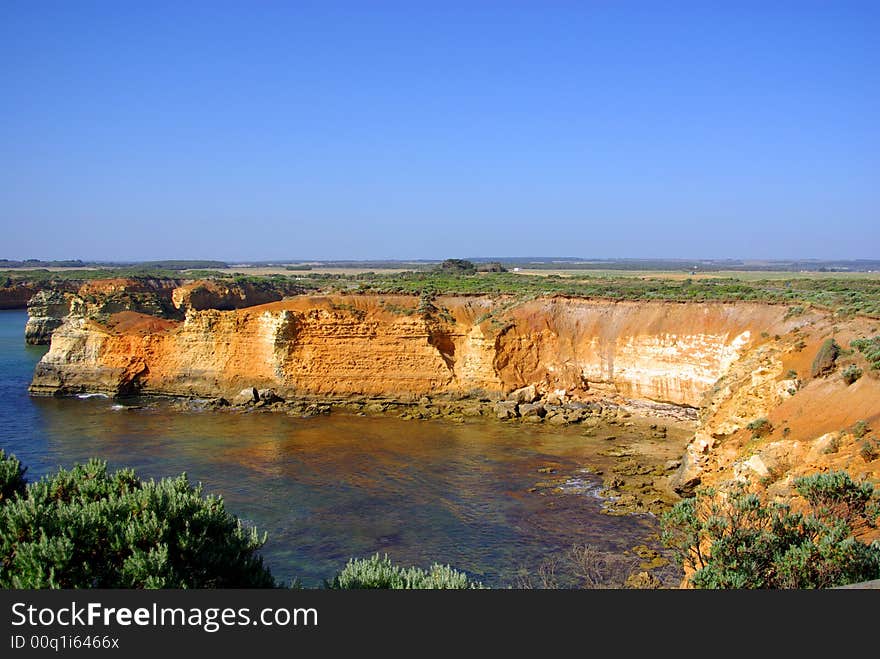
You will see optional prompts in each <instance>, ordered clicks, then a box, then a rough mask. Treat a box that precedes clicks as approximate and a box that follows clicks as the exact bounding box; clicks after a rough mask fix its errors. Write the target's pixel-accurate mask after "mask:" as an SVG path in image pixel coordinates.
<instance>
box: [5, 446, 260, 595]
mask: <svg viewBox="0 0 880 659" xmlns="http://www.w3.org/2000/svg"><path fill="white" fill-rule="evenodd" d="M3 461H4V462H7V463H8V462H12V463H13V464H12V467H11V468H10V466H8V465H4V469H3V473H4V474H9V473H10V471H11V472H12V473H13V474H14V472H15V469H16V467H15V463H17V462H18V461H17V460H15V459H14V458H11V457H10V458H5V457H4V458H3ZM15 480H16V479H15V477H14V475H13V478H12V482H15ZM7 482H8V479H7ZM264 542H265V536H263V537H262V538H261V537H260V536H259V535H258V534H257V531H256V530H255V529H249V530H246V529H244V528H243V527H242V525H241V523H240V522H239V521H238V520H237V519H236V518H235V517H234V516H232V515H230V514H229V513H228V512H226V510H225V508H224V505H223V500H222V499H220V498H217V497H210V496H209V497H203V496H202V490H201V487H193V486H192V485H190V483H189V482H188V481H187V479H186V475H181V476H180V477H178V478H175V479H163V480H161V481H159V482H158V483H157V482H154V481H149V482H144V481H141V480H139V479H138V478H136V477H135V475H134V472H133V471H131V470H130V469H122V470H119V471H116V472H114V473H109V472H108V471H107V465H106V464H105V463H104V462H101V461H98V460H92V461H90V462H88V463H87V464H85V465H77V466H75V467H73V469H71V470H70V471H67V470H64V469H61V470H59V471H58V472H57V473H55V474H53V475H52V476H49V477H46V478H43V479H42V480H40V481H39V482H36V483H31V484H28V485H27V486H26V487H25V488H21V487H19V488H18V490H17V493H16V494H15V495H13V496H11V497H10V498H8V499H7V498H5V497H4V499H3V504H2V506H0V587H2V588H236V587H268V586H272V585H274V582H273V580H272V576H271V574H270V573H269V571H268V570H267V569H266V568H265V567H264V566H263V563H262V559H261V558H260V557H259V555H258V554H257V553H256V552H257V550H258V549H259V548H260V547H261V546H262V545H263V543H264Z"/></svg>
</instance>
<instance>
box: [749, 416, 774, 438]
mask: <svg viewBox="0 0 880 659" xmlns="http://www.w3.org/2000/svg"><path fill="white" fill-rule="evenodd" d="M746 428H747V429H748V430H751V431H752V439H758V438H760V437H764V436H765V435H769V434H770V433H771V432H773V424H772V423H770V419H767V418H766V417H763V416H762V417H761V418H759V419H755V420H754V421H751V422H749V424H748V425H747V426H746Z"/></svg>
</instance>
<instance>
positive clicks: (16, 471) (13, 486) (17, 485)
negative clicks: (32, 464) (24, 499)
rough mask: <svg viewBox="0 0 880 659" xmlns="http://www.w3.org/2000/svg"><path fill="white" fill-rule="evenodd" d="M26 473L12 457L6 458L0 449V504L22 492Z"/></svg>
mask: <svg viewBox="0 0 880 659" xmlns="http://www.w3.org/2000/svg"><path fill="white" fill-rule="evenodd" d="M26 471H27V469H26V468H25V467H22V466H21V462H19V461H18V459H17V458H16V457H15V456H14V455H9V456H7V455H6V453H5V452H4V451H3V449H2V448H0V504H3V503H4V502H6V501H7V500H9V499H11V498H12V497H14V496H15V495H16V494H22V493H23V492H24V488H25V484H26V481H25V478H24V474H25V472H26Z"/></svg>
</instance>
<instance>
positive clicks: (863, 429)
mask: <svg viewBox="0 0 880 659" xmlns="http://www.w3.org/2000/svg"><path fill="white" fill-rule="evenodd" d="M849 431H850V432H851V433H852V435H853V437H855V438H856V439H861V438H862V437H864V436H865V435H867V434H868V433H869V432H871V428H870V427H869V426H868V422H867V421H865V420H864V419H859V420H858V421H856V422H855V423H854V424H853V425H852V428H850V429H849Z"/></svg>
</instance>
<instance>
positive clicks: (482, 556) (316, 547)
mask: <svg viewBox="0 0 880 659" xmlns="http://www.w3.org/2000/svg"><path fill="white" fill-rule="evenodd" d="M26 320H27V315H26V313H25V312H23V311H0V447H2V448H3V449H4V450H6V451H7V452H12V453H14V454H15V455H16V456H18V458H19V459H21V460H22V462H23V463H25V464H26V465H27V466H28V468H29V470H28V477H29V478H30V479H37V478H39V477H41V476H42V475H44V474H46V473H47V472H49V471H52V470H53V469H55V468H56V467H57V466H59V465H63V466H68V467H69V466H70V465H72V464H73V463H76V462H82V461H85V460H88V459H89V458H91V457H100V458H102V459H105V460H107V461H108V463H109V464H110V466H111V467H121V466H131V467H133V468H134V469H135V470H136V471H137V472H138V474H139V475H140V476H141V477H144V478H161V477H164V476H173V475H176V474H179V473H180V472H182V471H185V472H186V473H187V474H188V475H189V477H190V479H191V480H192V481H194V482H196V481H201V482H202V483H203V484H204V486H205V488H206V490H207V491H210V492H214V493H219V494H222V495H223V497H224V499H225V500H226V504H227V507H228V509H229V510H230V511H231V512H233V513H234V514H236V515H238V516H239V517H241V518H243V519H245V520H247V521H248V522H250V523H253V524H255V525H256V526H257V527H258V528H259V529H260V530H261V531H262V530H264V531H268V533H269V541H268V543H267V544H266V545H265V547H264V548H263V555H264V557H265V559H266V562H267V563H268V565H269V567H270V568H271V569H272V572H273V574H274V575H275V577H276V578H278V579H279V580H283V581H285V582H289V581H290V580H291V579H292V578H293V577H298V578H300V579H301V580H302V581H303V582H304V583H305V584H306V585H311V586H314V585H318V584H320V583H321V580H322V579H323V578H329V577H331V576H332V575H333V574H334V573H335V572H336V571H337V570H338V569H340V568H341V567H342V566H343V565H344V564H345V562H346V561H347V560H348V559H349V558H350V557H351V556H367V555H370V554H372V553H374V552H377V551H378V552H380V553H387V554H388V555H389V556H391V558H392V559H393V560H395V561H398V562H400V563H404V564H417V565H422V566H427V565H429V564H430V563H431V562H434V561H440V562H443V563H448V564H451V565H453V566H455V567H457V568H459V569H463V570H466V571H467V572H469V573H471V574H473V575H474V576H476V577H477V578H479V579H481V580H483V581H484V582H485V583H487V584H488V585H491V586H495V587H504V586H509V585H515V582H516V574H517V572H518V571H519V570H521V569H523V568H526V569H531V570H534V569H535V567H536V566H537V565H538V564H539V563H540V562H541V561H542V560H543V559H544V558H546V557H548V556H550V555H552V554H555V553H558V552H562V551H564V550H566V549H568V548H569V547H571V546H572V545H573V544H576V543H585V542H586V543H592V544H594V545H596V546H598V547H600V548H602V549H605V550H614V551H623V550H626V549H628V548H630V547H632V546H634V545H635V544H639V543H642V542H644V541H645V538H646V536H647V535H648V534H650V533H652V532H654V531H655V530H656V520H655V519H654V518H652V517H650V516H630V517H612V516H608V515H603V514H601V513H600V510H601V505H602V502H601V501H600V500H599V499H598V498H597V497H596V495H595V491H596V489H597V487H598V485H599V479H598V477H596V476H593V475H591V474H588V473H585V472H584V471H583V469H584V467H585V466H586V465H599V466H602V465H603V461H607V458H602V457H601V456H598V455H597V451H598V450H599V449H600V448H601V447H602V440H601V438H594V437H585V436H584V435H583V434H582V433H581V432H580V431H579V430H577V429H568V430H565V431H560V430H555V431H554V430H550V429H545V428H533V427H528V426H519V425H507V424H502V423H495V422H492V421H486V422H473V423H467V424H455V423H450V422H442V421H408V420H403V419H397V418H389V417H381V418H380V417H358V416H350V415H339V414H333V415H331V416H328V417H316V418H311V419H297V418H292V417H288V416H286V415H284V414H272V413H260V412H253V413H236V412H229V411H216V412H206V411H199V412H186V411H183V412H182V411H180V410H178V409H174V408H173V407H172V403H171V402H169V401H157V400H152V401H144V400H130V401H122V404H120V401H114V400H112V399H107V398H101V397H91V398H87V399H79V398H61V399H56V398H32V397H30V396H28V393H27V386H28V384H29V382H30V379H31V375H32V373H33V368H34V365H35V364H36V362H37V361H38V360H39V359H40V357H41V356H42V355H43V354H44V353H45V351H46V349H45V348H44V347H28V346H26V345H25V343H24V325H25V322H26ZM133 405H140V406H141V407H139V408H137V409H132V407H131V406H133ZM617 432H618V433H619V432H620V430H619V428H618V429H617ZM600 434H601V433H600ZM545 466H551V467H552V468H554V469H555V470H556V473H555V474H553V475H546V474H541V473H539V472H538V469H539V468H541V467H545ZM550 479H554V480H558V481H559V482H560V483H561V484H562V487H561V490H560V491H551V490H549V489H544V488H539V490H538V491H536V492H530V491H529V490H530V488H533V487H534V486H535V485H536V484H538V483H540V482H542V481H543V482H546V481H548V480H550Z"/></svg>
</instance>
